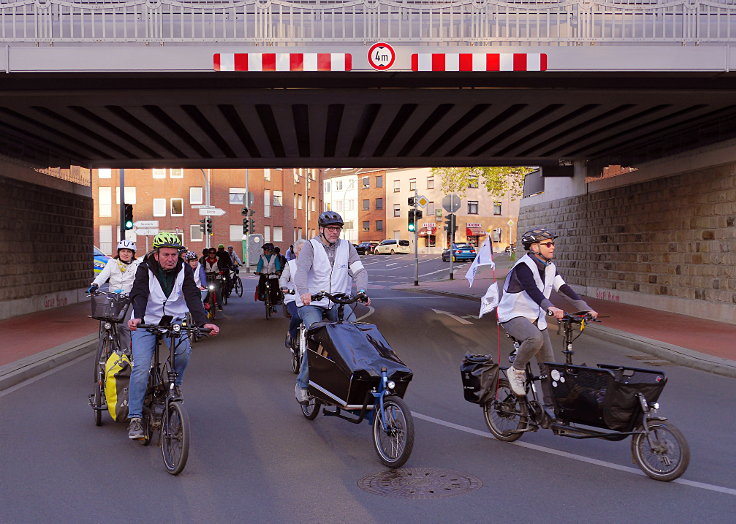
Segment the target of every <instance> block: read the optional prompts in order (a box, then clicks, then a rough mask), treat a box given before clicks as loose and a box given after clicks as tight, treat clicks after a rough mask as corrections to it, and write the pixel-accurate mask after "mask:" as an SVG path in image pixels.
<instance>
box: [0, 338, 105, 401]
mask: <svg viewBox="0 0 736 524" xmlns="http://www.w3.org/2000/svg"><path fill="white" fill-rule="evenodd" d="M96 342H97V333H93V334H90V335H86V336H84V337H80V338H78V339H75V340H72V341H70V342H66V343H64V344H61V345H59V346H56V347H53V348H51V349H47V350H45V351H42V352H40V353H36V354H35V355H31V356H28V357H25V358H22V359H20V360H16V361H15V362H11V363H10V364H5V365H4V366H0V391H3V390H5V389H8V388H11V387H13V386H15V385H17V384H20V383H21V382H23V381H26V380H28V379H30V378H33V377H35V376H38V375H40V374H42V373H44V372H46V371H49V370H51V369H54V368H56V367H59V366H60V365H61V364H65V363H67V362H69V361H72V360H74V359H75V358H77V357H79V356H81V355H84V354H86V353H90V352H92V351H93V350H94V349H95V343H96Z"/></svg>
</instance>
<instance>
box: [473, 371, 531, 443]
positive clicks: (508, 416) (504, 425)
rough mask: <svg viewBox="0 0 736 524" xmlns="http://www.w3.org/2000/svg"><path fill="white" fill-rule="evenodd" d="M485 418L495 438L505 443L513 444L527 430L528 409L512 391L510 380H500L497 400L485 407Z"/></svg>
mask: <svg viewBox="0 0 736 524" xmlns="http://www.w3.org/2000/svg"><path fill="white" fill-rule="evenodd" d="M483 418H485V420H486V425H487V426H488V429H489V430H490V431H491V433H492V434H493V436H494V437H496V438H497V439H498V440H503V441H504V442H513V441H515V440H517V439H519V437H521V435H523V433H521V430H523V429H524V428H526V420H527V408H526V404H525V403H524V402H520V401H519V398H518V397H517V396H516V395H514V392H513V391H511V386H510V385H509V382H508V380H506V379H503V378H502V379H499V381H498V390H497V391H496V398H495V399H493V400H491V401H490V402H487V403H486V404H484V405H483Z"/></svg>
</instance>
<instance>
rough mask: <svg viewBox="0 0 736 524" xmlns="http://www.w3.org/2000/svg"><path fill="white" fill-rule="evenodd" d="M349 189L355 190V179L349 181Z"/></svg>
mask: <svg viewBox="0 0 736 524" xmlns="http://www.w3.org/2000/svg"><path fill="white" fill-rule="evenodd" d="M348 189H355V179H354V178H349V179H348Z"/></svg>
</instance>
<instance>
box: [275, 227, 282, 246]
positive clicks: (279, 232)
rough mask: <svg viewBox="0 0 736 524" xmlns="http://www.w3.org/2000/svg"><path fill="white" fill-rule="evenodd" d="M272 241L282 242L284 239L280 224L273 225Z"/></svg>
mask: <svg viewBox="0 0 736 524" xmlns="http://www.w3.org/2000/svg"><path fill="white" fill-rule="evenodd" d="M273 241H274V242H283V241H284V228H283V227H281V226H273Z"/></svg>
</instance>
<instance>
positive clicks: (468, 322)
mask: <svg viewBox="0 0 736 524" xmlns="http://www.w3.org/2000/svg"><path fill="white" fill-rule="evenodd" d="M432 311H434V312H435V313H438V314H440V315H447V316H448V317H450V318H454V319H455V320H457V321H458V322H460V323H461V324H470V325H472V324H473V323H472V322H470V321H468V320H465V319H464V318H460V317H458V316H456V315H453V314H452V313H450V312H449V311H442V310H441V309H432Z"/></svg>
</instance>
